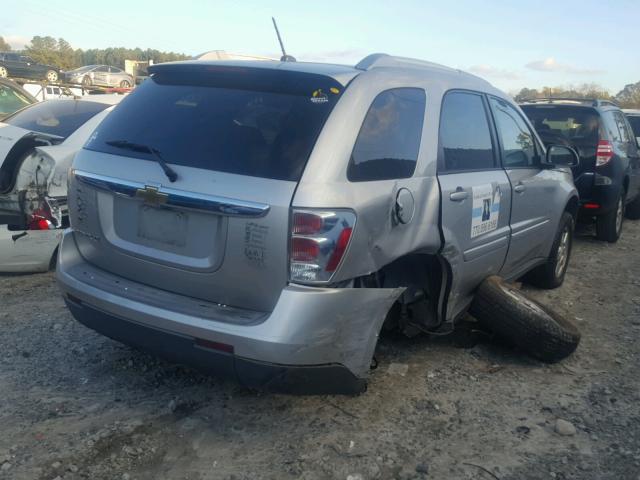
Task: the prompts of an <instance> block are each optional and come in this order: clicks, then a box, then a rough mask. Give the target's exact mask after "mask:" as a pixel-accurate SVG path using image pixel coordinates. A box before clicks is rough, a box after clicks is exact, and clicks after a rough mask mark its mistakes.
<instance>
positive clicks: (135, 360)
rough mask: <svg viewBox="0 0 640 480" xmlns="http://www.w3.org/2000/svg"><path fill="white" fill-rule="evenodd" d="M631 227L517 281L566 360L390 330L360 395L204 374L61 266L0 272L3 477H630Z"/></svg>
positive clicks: (638, 284) (634, 392)
mask: <svg viewBox="0 0 640 480" xmlns="http://www.w3.org/2000/svg"><path fill="white" fill-rule="evenodd" d="M639 243H640V222H635V223H633V222H627V224H626V225H625V232H624V234H623V238H622V239H621V241H620V242H619V243H618V244H617V245H608V244H604V243H600V242H596V241H595V240H593V239H592V238H590V237H589V236H588V232H582V233H581V235H580V236H579V238H578V239H577V240H576V243H575V248H574V253H573V259H572V262H571V265H570V268H569V273H568V275H567V279H566V282H565V284H564V286H563V287H562V288H560V289H558V290H555V291H547V292H545V291H537V290H533V289H530V288H527V287H525V288H526V289H527V290H528V291H530V292H531V293H532V294H533V295H534V296H535V297H536V298H538V299H539V300H541V301H543V302H544V303H546V304H548V305H550V306H552V307H554V308H556V309H557V310H558V311H560V312H562V313H564V314H566V315H568V316H570V317H574V318H576V320H577V323H578V325H579V327H580V329H581V330H582V333H583V337H582V343H581V345H580V347H579V348H578V351H577V352H576V353H575V354H574V355H573V356H572V357H570V358H569V359H567V360H565V361H563V362H562V363H559V364H555V365H545V364H542V363H539V362H537V361H534V360H531V359H529V358H527V357H525V356H524V355H522V354H520V353H518V352H516V351H513V350H510V349H509V348H508V347H505V346H502V345H499V344H496V343H492V342H491V341H489V340H487V341H483V342H481V343H479V344H477V345H475V346H473V347H472V348H458V347H457V346H456V342H455V341H453V340H452V339H451V338H449V337H438V338H433V337H432V338H427V337H426V336H421V337H417V338H414V339H403V338H399V337H395V336H391V337H389V336H388V337H386V338H383V340H382V341H381V344H380V346H379V349H378V353H377V358H378V360H379V367H378V369H377V370H375V371H374V372H373V374H372V379H371V382H370V385H369V390H368V391H367V392H366V393H365V394H363V395H360V396H356V397H344V396H336V397H332V396H318V397H293V396H285V395H267V394H258V393H255V392H251V391H248V390H245V389H243V388H241V387H240V386H238V385H236V384H234V383H232V382H221V381H218V380H216V379H212V378H208V377H205V376H202V375H199V374H197V373H195V372H193V371H190V370H188V369H185V368H183V367H180V366H176V365H171V364H168V363H165V362H163V361H159V360H157V359H155V358H153V357H150V356H148V355H145V354H143V353H139V352H137V351H134V350H132V349H130V348H127V347H125V346H122V345H120V344H118V343H116V342H113V341H111V340H109V339H107V338H104V337H101V336H99V335H98V334H96V333H94V332H92V331H90V330H88V329H86V328H85V327H83V326H82V325H80V324H78V323H76V322H75V321H74V320H73V319H72V317H71V315H70V314H69V313H68V312H67V310H66V308H65V307H64V305H63V302H62V300H61V298H60V296H59V294H58V291H57V288H56V286H55V282H54V278H53V275H52V274H42V275H29V276H5V277H0V298H1V299H2V304H1V305H2V307H1V309H0V325H1V329H0V392H1V393H0V479H5V478H7V479H9V478H11V479H16V480H18V479H28V480H33V479H43V480H49V479H58V480H60V479H65V480H73V479H85V478H89V479H98V480H99V479H118V480H120V479H122V480H125V479H130V480H134V479H141V480H142V479H149V480H150V479H185V480H186V479H194V480H196V479H198V480H200V479H236V480H240V479H262V478H265V479H289V478H291V479H334V478H335V479H345V480H346V479H349V480H363V479H388V478H389V479H390V478H400V479H479V480H482V479H486V480H491V479H494V480H495V479H496V478H498V479H500V480H507V479H509V480H533V479H598V480H604V479H612V480H613V479H615V480H626V479H631V480H638V479H640V476H639V475H640V407H639V406H638V404H639V401H640V388H639V387H640V380H639V375H638V366H639V365H640V362H639V360H640V358H639V352H640V346H639V344H638V342H637V338H638V335H639V334H640V279H639V278H638V272H640V255H639V254H640V247H639V246H638V245H639ZM559 420H560V421H559ZM567 422H568V423H567Z"/></svg>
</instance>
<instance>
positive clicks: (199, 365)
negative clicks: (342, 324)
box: [65, 296, 366, 395]
mask: <svg viewBox="0 0 640 480" xmlns="http://www.w3.org/2000/svg"><path fill="white" fill-rule="evenodd" d="M65 301H66V303H67V306H68V308H69V310H70V311H71V313H72V314H73V316H74V317H75V318H76V320H78V321H79V322H80V323H82V324H83V325H85V326H87V327H89V328H91V329H93V330H95V331H97V332H98V333H101V334H103V335H105V336H107V337H109V338H112V339H114V340H117V341H119V342H122V343H125V344H127V345H131V346H133V347H136V348H141V349H143V350H146V351H149V352H151V353H154V354H156V355H158V356H161V357H163V358H166V359H168V360H171V361H174V362H176V363H180V364H184V365H187V366H191V367H194V368H196V369H198V370H201V371H203V372H205V373H208V374H212V375H215V376H218V377H222V378H230V379H232V380H236V381H238V382H239V383H241V384H242V385H244V386H246V387H248V388H255V389H259V390H265V391H271V392H282V393H291V394H300V395H318V394H321V395H326V394H346V395H355V394H358V393H361V392H363V391H365V390H366V381H365V380H364V379H362V378H358V377H356V376H355V375H353V373H351V372H350V371H349V369H347V368H346V367H344V366H343V365H339V364H326V365H278V364H273V363H268V362H261V361H256V360H250V359H247V358H242V357H239V356H237V355H234V354H233V353H230V352H223V351H219V350H214V349H211V348H203V347H202V346H201V345H199V344H198V341H197V340H198V339H195V338H192V337H189V336H186V335H178V334H176V333H174V332H167V331H164V330H161V329H157V328H150V327H149V326H146V325H140V324H138V323H136V322H131V321H128V320H124V319H122V318H119V317H117V316H114V315H112V314H109V313H107V312H104V311H101V310H99V309H97V308H95V307H92V306H89V305H87V304H85V303H84V302H82V301H80V300H79V299H77V298H74V297H71V298H70V296H67V297H66V298H65Z"/></svg>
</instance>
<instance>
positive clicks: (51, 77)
mask: <svg viewBox="0 0 640 480" xmlns="http://www.w3.org/2000/svg"><path fill="white" fill-rule="evenodd" d="M47 80H49V81H50V82H55V81H56V80H58V75H56V72H49V73H47Z"/></svg>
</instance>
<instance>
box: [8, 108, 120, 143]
mask: <svg viewBox="0 0 640 480" xmlns="http://www.w3.org/2000/svg"><path fill="white" fill-rule="evenodd" d="M108 106H109V105H107V104H104V103H98V102H89V101H78V100H48V101H46V102H41V103H36V104H34V105H32V106H30V107H29V108H25V109H24V110H21V111H19V112H16V113H15V114H13V115H11V116H10V117H8V118H5V119H4V120H3V122H4V123H8V124H10V125H14V126H16V127H20V128H24V129H26V130H31V131H34V132H40V133H46V134H48V135H55V136H57V137H61V138H67V137H68V136H69V135H71V134H72V133H73V132H75V131H76V130H77V129H78V128H79V127H80V126H82V125H84V124H85V123H86V122H87V121H88V120H89V119H90V118H92V117H93V116H95V115H96V114H98V113H100V112H101V111H103V110H104V109H105V108H107V107H108Z"/></svg>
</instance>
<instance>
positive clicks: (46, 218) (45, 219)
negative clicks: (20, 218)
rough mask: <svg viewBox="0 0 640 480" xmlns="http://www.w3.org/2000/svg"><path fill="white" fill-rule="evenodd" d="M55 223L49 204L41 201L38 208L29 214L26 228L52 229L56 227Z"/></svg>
mask: <svg viewBox="0 0 640 480" xmlns="http://www.w3.org/2000/svg"><path fill="white" fill-rule="evenodd" d="M56 224H57V222H56V219H55V217H54V216H53V214H52V212H51V206H50V205H49V204H48V203H47V202H42V205H41V206H40V208H37V209H36V210H34V211H33V212H32V213H31V215H30V216H29V222H28V224H27V229H29V230H52V229H54V228H56Z"/></svg>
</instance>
